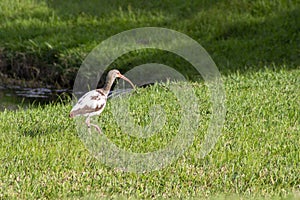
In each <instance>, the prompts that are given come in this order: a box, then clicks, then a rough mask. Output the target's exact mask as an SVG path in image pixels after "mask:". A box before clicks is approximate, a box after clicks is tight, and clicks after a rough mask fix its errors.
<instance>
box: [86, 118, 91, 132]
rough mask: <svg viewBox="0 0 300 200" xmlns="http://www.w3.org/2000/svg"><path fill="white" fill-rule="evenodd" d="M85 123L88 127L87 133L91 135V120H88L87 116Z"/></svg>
mask: <svg viewBox="0 0 300 200" xmlns="http://www.w3.org/2000/svg"><path fill="white" fill-rule="evenodd" d="M85 123H86V125H87V127H88V130H89V133H90V134H91V120H90V116H88V117H87V118H86V120H85Z"/></svg>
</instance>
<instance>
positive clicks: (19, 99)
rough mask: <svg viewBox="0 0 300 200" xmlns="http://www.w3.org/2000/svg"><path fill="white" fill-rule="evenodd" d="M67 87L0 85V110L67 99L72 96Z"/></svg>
mask: <svg viewBox="0 0 300 200" xmlns="http://www.w3.org/2000/svg"><path fill="white" fill-rule="evenodd" d="M70 94H71V91H70V90H67V89H60V90H58V89H48V88H22V87H10V88H5V87H2V86H0V111H3V110H4V109H8V110H15V109H17V108H19V107H24V108H26V107H27V106H28V105H30V104H36V105H38V104H42V105H44V104H47V103H49V102H53V101H57V100H59V99H65V98H67V97H68V96H70Z"/></svg>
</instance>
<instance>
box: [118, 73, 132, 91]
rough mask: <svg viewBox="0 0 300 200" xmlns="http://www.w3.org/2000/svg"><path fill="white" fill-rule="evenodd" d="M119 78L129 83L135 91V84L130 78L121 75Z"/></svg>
mask: <svg viewBox="0 0 300 200" xmlns="http://www.w3.org/2000/svg"><path fill="white" fill-rule="evenodd" d="M119 78H121V79H123V80H125V81H127V82H128V83H130V85H131V86H132V87H133V89H135V86H134V85H133V83H132V82H131V81H130V80H129V79H128V78H126V77H125V76H124V75H122V74H119Z"/></svg>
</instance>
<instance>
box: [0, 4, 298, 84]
mask: <svg viewBox="0 0 300 200" xmlns="http://www.w3.org/2000/svg"><path fill="white" fill-rule="evenodd" d="M299 5H300V3H299V1H298V0H290V1H285V0H276V1H264V0H256V1H250V0H242V1H241V0H233V1H210V0H201V1H188V2H186V1H181V0H172V1H157V2H144V1H138V0H132V1H121V0H116V1H114V2H113V3H111V2H109V1H104V0H103V1H97V0H92V1H89V2H88V3H86V2H84V3H82V2H80V1H70V0H67V1H64V2H60V1H59V2H58V1H56V0H41V1H37V0H25V1H21V2H20V1H11V0H3V1H1V2H0V7H1V13H0V21H1V23H0V35H1V37H0V54H1V55H0V57H1V58H2V62H3V63H4V65H1V66H0V70H1V72H2V73H5V74H8V75H9V76H10V77H15V78H21V79H26V80H32V79H33V80H39V81H42V82H43V83H44V84H46V83H47V84H50V85H56V86H58V85H59V86H61V87H72V84H73V82H72V80H74V78H75V75H76V71H77V69H78V68H79V67H80V64H81V62H82V60H83V59H84V58H85V56H86V55H87V54H88V53H89V52H90V51H91V50H92V49H93V48H94V47H95V46H96V45H97V44H99V43H100V42H101V41H103V40H105V39H106V38H108V37H110V36H112V35H115V34H117V33H120V32H122V31H125V30H129V29H133V28H138V27H145V26H157V27H165V28H170V29H174V30H176V31H179V32H182V33H184V34H187V35H188V36H190V37H192V38H193V39H195V40H196V41H198V42H199V43H200V44H201V45H203V47H204V48H205V49H206V50H207V51H208V52H209V54H210V55H211V56H212V58H213V59H214V61H215V62H216V64H217V66H218V67H219V68H220V70H221V72H222V73H223V74H230V73H232V72H235V71H237V70H239V71H241V72H243V71H247V70H249V69H251V70H255V71H257V70H260V69H261V68H262V67H263V66H270V65H271V64H275V65H276V66H278V67H280V66H283V65H285V66H286V67H287V68H289V69H295V68H297V67H299V64H300V59H299V45H298V44H299V43H300V41H299V38H300V35H299V27H300V22H299V20H298V19H299V17H300V16H299V13H300V12H299ZM155 58H156V59H157V60H159V61H161V60H163V61H165V62H166V63H170V65H171V66H174V65H175V66H176V65H179V64H178V60H177V59H174V57H171V58H168V57H167V58H166V57H165V56H164V54H163V53H162V52H158V54H157V55H156V56H155ZM149 59H150V60H152V59H151V56H150V58H149V55H147V54H146V55H145V54H140V53H138V52H136V53H133V54H132V55H131V56H130V59H125V60H123V62H122V63H118V67H123V66H125V68H127V69H128V68H130V67H131V65H130V63H131V62H132V60H133V61H134V60H138V61H142V62H143V63H147V62H148V61H149ZM138 61H137V62H138ZM179 66H181V69H183V70H184V69H186V68H188V65H187V64H181V65H179Z"/></svg>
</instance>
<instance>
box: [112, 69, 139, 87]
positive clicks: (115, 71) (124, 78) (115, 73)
mask: <svg viewBox="0 0 300 200" xmlns="http://www.w3.org/2000/svg"><path fill="white" fill-rule="evenodd" d="M107 78H108V79H109V80H114V79H115V78H121V79H123V80H125V81H127V82H128V83H130V85H131V86H132V87H133V88H135V87H134V85H133V83H132V82H131V81H130V80H129V79H128V78H126V77H125V76H124V75H122V74H121V73H120V72H119V70H116V69H113V70H110V71H109V72H108V75H107Z"/></svg>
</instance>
